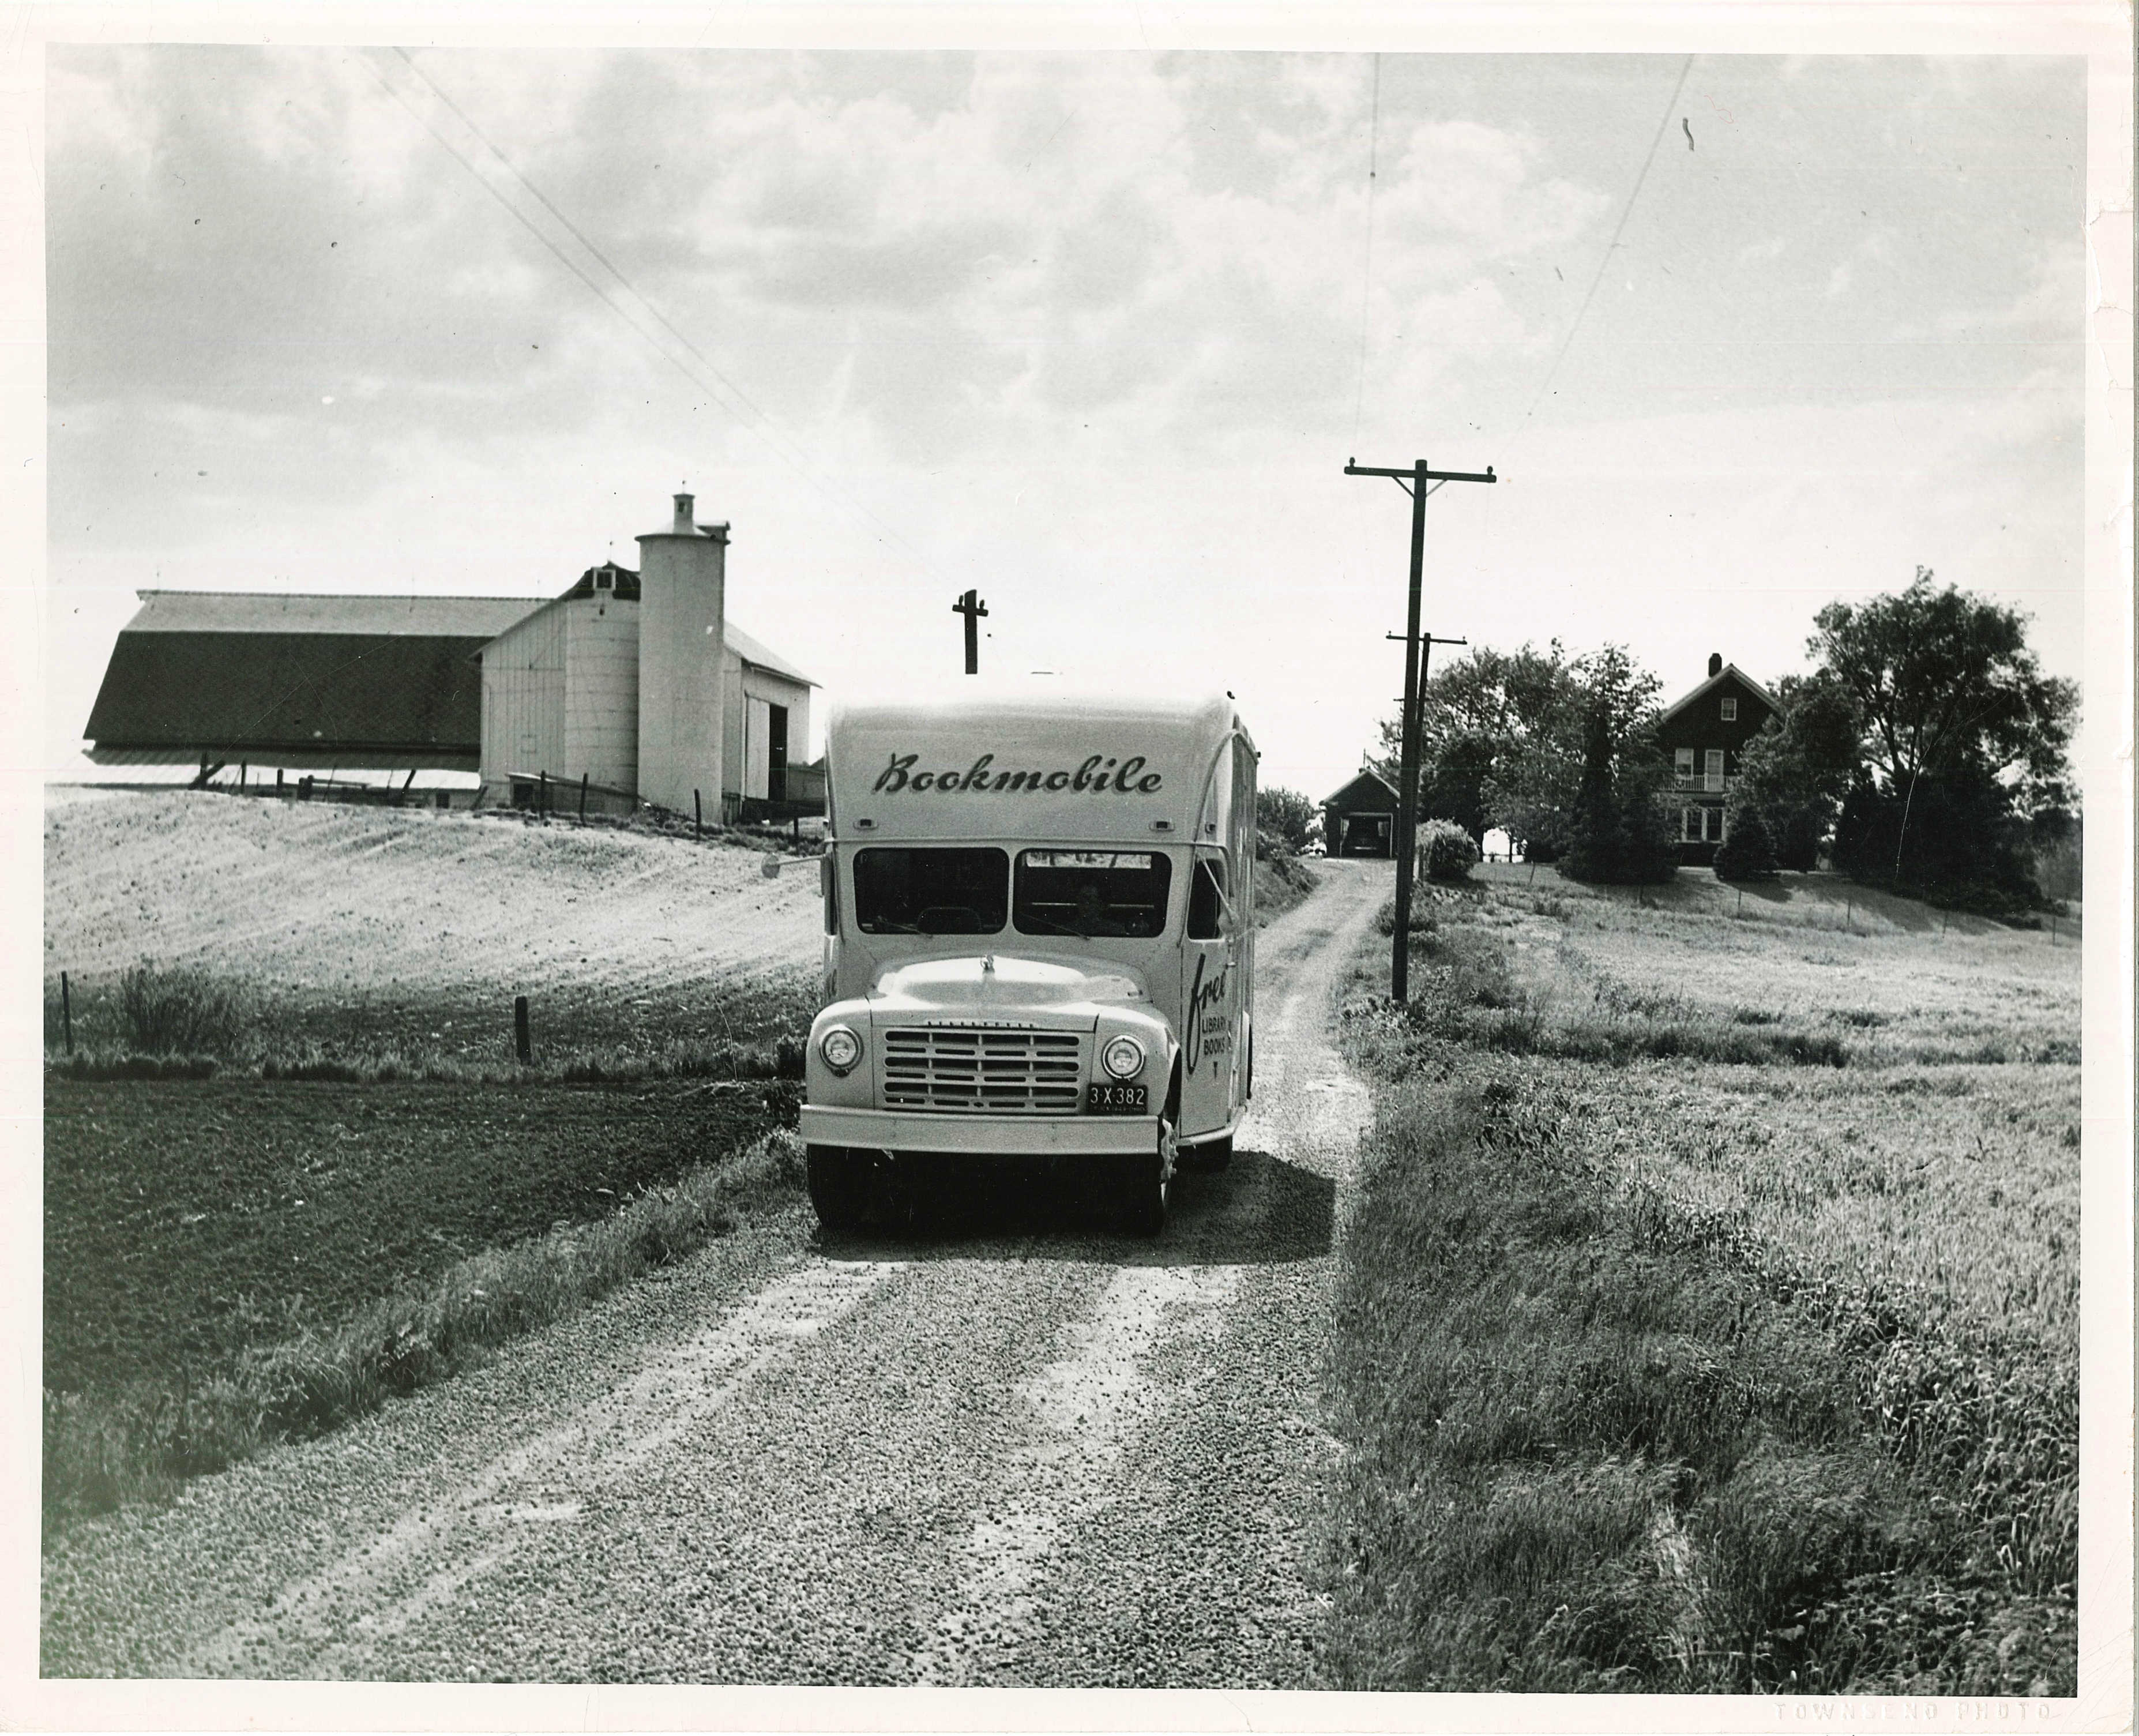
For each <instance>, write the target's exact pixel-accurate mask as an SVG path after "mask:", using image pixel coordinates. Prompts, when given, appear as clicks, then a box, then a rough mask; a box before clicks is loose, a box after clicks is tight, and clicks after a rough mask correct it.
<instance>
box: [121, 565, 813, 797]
mask: <svg viewBox="0 0 2139 1736" xmlns="http://www.w3.org/2000/svg"><path fill="white" fill-rule="evenodd" d="M611 570H612V572H613V573H614V575H617V577H618V579H619V581H620V580H621V579H630V580H631V581H632V584H631V592H635V591H636V589H637V575H635V574H632V573H631V572H630V571H629V570H628V569H625V568H621V567H614V566H613V565H612V568H611ZM595 571H596V569H594V568H590V569H589V570H587V572H586V573H585V574H583V575H580V582H579V583H578V584H575V585H574V586H573V587H572V588H571V589H570V590H569V591H567V592H565V594H564V596H563V597H555V598H550V599H544V598H541V597H385V596H349V595H321V594H302V593H277V592H262V591H167V590H146V591H143V592H141V593H139V595H140V599H141V607H140V608H139V609H138V610H137V611H136V612H135V615H134V619H132V620H130V621H129V622H128V623H126V626H125V629H124V630H123V631H122V632H121V633H120V635H119V640H118V643H117V644H116V645H115V646H114V647H113V648H112V653H111V661H110V664H109V665H108V666H107V667H106V668H105V672H104V683H103V686H102V687H100V689H99V690H98V692H97V696H96V703H95V705H94V706H93V707H91V711H90V716H89V722H88V723H87V725H86V726H85V727H84V729H83V731H82V733H83V735H84V736H86V737H87V738H88V739H89V740H90V741H91V744H92V746H91V749H90V758H91V760H95V761H96V762H97V763H98V764H100V765H193V764H196V763H198V762H199V761H201V760H223V761H224V762H226V763H227V762H228V761H230V760H249V761H251V762H252V763H253V764H255V765H286V766H293V767H303V766H313V767H321V766H335V765H345V766H350V767H352V768H354V767H359V766H361V767H364V768H366V769H371V770H385V769H389V768H392V769H402V768H409V767H417V766H422V767H426V768H444V769H448V770H467V771H472V770H475V769H476V768H477V763H478V760H479V759H480V756H481V753H482V663H481V661H480V658H481V653H482V649H483V648H484V647H485V646H486V645H487V644H489V643H491V642H492V640H494V639H495V638H497V637H498V635H499V634H501V633H505V632H507V631H508V630H510V629H511V628H513V627H515V626H516V625H518V624H519V623H521V621H524V620H526V619H528V617H529V616H531V614H535V613H536V611H538V610H540V609H544V608H546V607H549V606H551V604H556V603H560V602H562V601H564V600H565V598H569V597H573V596H580V595H590V594H592V593H593V590H594V582H593V581H594V575H595ZM615 589H616V591H617V594H618V595H619V597H620V598H623V599H624V600H630V592H627V591H626V589H625V587H624V584H622V583H621V582H618V583H617V584H616V586H615ZM726 637H727V643H728V645H729V648H731V649H732V650H733V651H734V652H735V653H736V654H737V656H738V657H740V658H742V660H743V661H744V662H745V663H751V664H753V665H755V666H756V667H758V668H763V669H767V670H770V671H771V672H773V673H774V674H776V675H780V676H783V677H786V679H788V680H790V681H794V682H800V683H802V684H804V685H805V686H808V687H815V686H816V685H817V683H816V682H813V681H811V680H810V677H808V676H806V675H805V674H803V673H802V672H801V671H800V670H799V669H797V668H795V666H794V665H793V664H792V663H789V662H788V661H787V660H786V658H782V657H781V656H779V655H778V654H776V653H774V652H773V651H771V650H770V649H768V648H766V646H765V645H763V644H761V643H760V642H759V641H758V640H756V639H755V638H752V637H751V635H749V634H748V633H744V632H742V630H741V629H739V628H737V627H736V626H735V625H734V623H728V624H727V634H726Z"/></svg>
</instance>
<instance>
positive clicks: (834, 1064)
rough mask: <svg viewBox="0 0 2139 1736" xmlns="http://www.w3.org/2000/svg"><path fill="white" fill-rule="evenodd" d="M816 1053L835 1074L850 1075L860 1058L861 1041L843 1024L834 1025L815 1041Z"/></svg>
mask: <svg viewBox="0 0 2139 1736" xmlns="http://www.w3.org/2000/svg"><path fill="white" fill-rule="evenodd" d="M817 1053H818V1054H820V1055H822V1056H823V1057H824V1058H825V1065H826V1066H827V1067H829V1068H831V1069H832V1071H833V1072H835V1073H852V1072H853V1071H854V1063H855V1062H857V1061H859V1059H861V1058H862V1039H860V1038H859V1037H857V1036H856V1035H855V1034H854V1033H853V1032H852V1031H850V1030H849V1029H847V1028H846V1026H844V1024H835V1025H834V1026H833V1027H832V1028H831V1029H830V1030H828V1031H826V1032H825V1034H824V1035H823V1036H821V1037H820V1038H819V1039H817Z"/></svg>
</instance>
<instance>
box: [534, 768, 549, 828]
mask: <svg viewBox="0 0 2139 1736" xmlns="http://www.w3.org/2000/svg"><path fill="white" fill-rule="evenodd" d="M535 776H536V786H537V787H536V791H535V811H536V813H537V814H541V816H542V824H544V825H547V824H549V823H550V774H549V773H548V772H546V771H538V772H536V774H535Z"/></svg>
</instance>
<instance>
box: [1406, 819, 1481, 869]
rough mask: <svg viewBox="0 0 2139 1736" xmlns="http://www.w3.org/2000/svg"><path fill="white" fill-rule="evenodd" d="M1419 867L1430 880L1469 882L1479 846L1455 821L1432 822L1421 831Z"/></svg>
mask: <svg viewBox="0 0 2139 1736" xmlns="http://www.w3.org/2000/svg"><path fill="white" fill-rule="evenodd" d="M1418 859H1419V865H1420V866H1421V867H1422V868H1424V869H1425V871H1426V877H1427V879H1429V880H1467V879H1468V878H1470V876H1471V868H1472V866H1473V865H1474V864H1475V863H1476V862H1477V860H1478V846H1477V845H1476V844H1473V843H1472V842H1471V834H1469V833H1468V832H1466V831H1465V830H1464V829H1463V828H1462V827H1461V826H1459V825H1457V824H1456V822H1455V821H1454V820H1452V819H1430V820H1428V821H1427V823H1426V824H1424V825H1423V826H1422V827H1421V828H1420V829H1419V834H1418Z"/></svg>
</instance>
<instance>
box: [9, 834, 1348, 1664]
mask: <svg viewBox="0 0 2139 1736" xmlns="http://www.w3.org/2000/svg"><path fill="white" fill-rule="evenodd" d="M1387 883H1388V869H1387V868H1386V867H1385V866H1384V865H1381V864H1373V863H1332V864H1330V866H1329V872H1328V875H1327V878H1326V880H1325V882H1324V885H1323V886H1322V888H1320V889H1319V891H1318V892H1316V894H1315V895H1314V897H1311V898H1310V899H1309V901H1308V902H1306V903H1305V904H1304V905H1302V906H1301V907H1300V908H1299V909H1297V910H1295V911H1294V912H1290V913H1289V914H1288V915H1287V916H1285V917H1283V918H1282V919H1280V921H1279V922H1276V923H1275V924H1273V925H1272V926H1271V927H1270V929H1268V930H1267V931H1265V933H1264V935H1263V936H1262V938H1261V941H1260V946H1259V961H1258V978H1259V980H1258V983H1257V988H1256V996H1257V1007H1258V1012H1259V1015H1260V1022H1259V1027H1258V1030H1257V1041H1256V1049H1257V1054H1256V1086H1257V1095H1256V1099H1255V1113H1254V1116H1253V1117H1252V1119H1251V1122H1250V1124H1249V1125H1248V1127H1247V1128H1246V1132H1245V1135H1244V1137H1242V1139H1241V1141H1240V1150H1239V1153H1238V1155H1237V1156H1236V1158H1235V1160H1234V1162H1233V1164H1232V1166H1231V1169H1230V1170H1228V1171H1226V1172H1224V1173H1223V1174H1221V1175H1216V1176H1189V1177H1187V1178H1186V1179H1185V1180H1184V1181H1183V1183H1182V1187H1181V1191H1180V1194H1179V1196H1178V1198H1177V1204H1176V1210H1175V1215H1174V1219H1173V1221H1172V1224H1171V1225H1169V1227H1168V1229H1167V1232H1166V1234H1165V1235H1164V1236H1162V1238H1161V1239H1160V1240H1158V1241H1157V1242H1155V1243H1138V1242H1133V1241H1128V1240H1120V1239H1117V1238H1115V1237H1113V1236H1111V1235H1101V1234H1098V1233H1095V1232H1093V1231H1090V1230H1079V1229H1076V1228H1074V1227H1069V1228H1065V1226H1064V1225H1062V1224H1061V1223H1060V1222H1055V1223H1047V1222H996V1223H990V1222H986V1221H983V1222H981V1223H979V1224H978V1225H968V1226H967V1227H966V1228H965V1229H962V1230H959V1231H957V1232H955V1233H951V1234H938V1235H932V1236H928V1237H917V1238H913V1239H906V1240H896V1241H893V1240H884V1241H871V1242H868V1243H856V1242H849V1241H839V1240H833V1241H827V1240H825V1239H824V1238H822V1237H821V1236H820V1235H819V1234H818V1232H817V1230H816V1228H815V1222H814V1220H812V1219H810V1217H809V1215H808V1214H807V1213H806V1211H800V1210H798V1211H796V1212H794V1213H790V1214H789V1215H786V1216H785V1217H783V1218H781V1220H777V1221H775V1222H772V1223H769V1224H764V1225H758V1226H756V1227H755V1228H753V1229H751V1230H747V1231H746V1232H745V1233H743V1234H742V1235H737V1237H735V1238H732V1240H728V1241H727V1242H725V1243H722V1244H720V1245H717V1246H716V1247H715V1248H713V1249H711V1250H709V1251H708V1252H707V1254H705V1255H703V1256H702V1257H701V1258H699V1259H696V1260H693V1261H692V1262H689V1263H688V1264H685V1265H683V1266H682V1267H680V1268H678V1269H675V1270H673V1271H672V1272H669V1273H668V1274H664V1275H663V1277H661V1278H660V1279H657V1280H655V1281H652V1282H649V1283H646V1284H641V1285H639V1286H637V1287H635V1288H634V1289H631V1290H630V1291H629V1292H628V1293H622V1294H619V1296H616V1297H614V1298H611V1299H610V1300H609V1302H608V1303H604V1304H603V1305H601V1306H600V1307H598V1308H594V1309H592V1310H590V1311H589V1312H588V1313H585V1314H584V1315H581V1316H580V1317H579V1318H576V1319H575V1320H572V1321H570V1322H568V1323H565V1324H564V1325H563V1326H561V1327H560V1328H557V1329H555V1330H552V1331H551V1332H548V1333H543V1334H541V1335H540V1336H538V1337H535V1338H532V1339H530V1340H527V1341H526V1342H522V1343H521V1344H519V1345H517V1346H515V1347H511V1349H509V1350H508V1351H507V1352H504V1353H502V1355H500V1357H498V1358H497V1361H495V1362H492V1364H491V1365H490V1366H488V1367H486V1368H483V1369H482V1370H479V1371H477V1372H475V1373H472V1374H470V1375H467V1376H465V1377H462V1378H460V1379H458V1380H456V1381H452V1382H450V1383H448V1385H445V1386H441V1387H438V1388H436V1389H433V1390H432V1391H428V1392H426V1393H423V1394H421V1395H419V1396H417V1397H415V1398H414V1399H411V1400H409V1401H406V1402H404V1403H401V1404H398V1405H395V1406H392V1407H391V1408H390V1409H389V1410H388V1411H384V1412H383V1413H381V1414H379V1415H378V1416H374V1417H372V1418H370V1419H368V1420H367V1421H364V1422H362V1423H360V1424H358V1425H355V1426H353V1427H351V1428H349V1429H347V1430H343V1431H341V1432H340V1433H338V1434H336V1435H332V1436H330V1437H328V1438H326V1439H324V1440H319V1441H316V1442H312V1443H309V1444H307V1445H303V1446H300V1447H296V1448H291V1449H288V1450H282V1451H280V1452H277V1453H275V1454H272V1455H269V1456H267V1457H266V1458H264V1459H262V1460H258V1461H257V1462H255V1463H252V1464H251V1465H245V1466H242V1467H240V1468H238V1469H234V1470H232V1471H230V1472H228V1473H225V1474H221V1475H218V1476H215V1477H210V1478H206V1479H202V1480H200V1481H199V1482H198V1483H196V1484H193V1485H192V1487H191V1488H190V1489H188V1491H187V1492H186V1494H184V1496H183V1497H182V1498H181V1499H180V1500H179V1502H178V1504H176V1505H175V1506H174V1507H173V1508H171V1509H169V1510H166V1511H163V1512H156V1513H135V1514H128V1515H121V1516H119V1517H116V1518H111V1519H109V1520H104V1521H99V1522H96V1523H93V1524H85V1525H83V1526H81V1528H79V1529H77V1530H76V1531H75V1532H74V1533H71V1535H70V1536H69V1537H68V1538H66V1539H65V1540H64V1542H63V1543H61V1546H60V1547H59V1548H56V1550H55V1551H54V1552H53V1553H51V1555H50V1556H48V1558H47V1562H46V1573H45V1587H44V1617H45V1625H44V1646H43V1662H44V1668H45V1670H46V1672H47V1674H54V1675H85V1674H87V1675H96V1674H107V1673H115V1674H120V1675H241V1676H244V1675H250V1676H296V1677H306V1676H325V1677H336V1676H340V1677H369V1678H430V1679H482V1680H634V1681H655V1680H680V1681H699V1682H732V1683H745V1682H792V1683H810V1682H815V1683H849V1684H907V1683H915V1682H938V1683H945V1684H975V1685H981V1684H986V1685H1048V1686H1058V1685H1059V1686H1076V1685H1093V1686H1101V1685H1116V1686H1131V1685H1135V1686H1176V1687H1197V1688H1220V1687H1241V1688H1246V1687H1259V1686H1270V1687H1299V1686H1305V1685H1310V1684H1311V1683H1312V1680H1313V1672H1314V1651H1313V1647H1314V1637H1315V1635H1316V1632H1317V1624H1318V1618H1319V1611H1318V1606H1317V1604H1316V1602H1315V1601H1314V1596H1313V1592H1312V1590H1311V1581H1310V1576H1309V1566H1310V1563H1309V1549H1310V1548H1311V1547H1312V1544H1313V1542H1314V1527H1315V1524H1316V1522H1317V1515H1318V1513H1319V1510H1320V1505H1321V1502H1322V1499H1323V1490H1324V1480H1325V1476H1326V1473H1327V1469H1328V1468H1329V1465H1330V1463H1331V1460H1332V1455H1333V1450H1334V1443H1333V1442H1332V1441H1331V1440H1330V1439H1329V1437H1328V1435H1326V1434H1325V1433H1324V1430H1323V1427H1322V1424H1321V1416H1320V1401H1319V1359H1320V1355H1321V1350H1322V1346H1323V1343H1324V1338H1325V1335H1326V1332H1327V1323H1328V1310H1329V1290H1330V1282H1331V1277H1332V1272H1333V1266H1334V1260H1333V1258H1332V1248H1333V1245H1334V1237H1335V1235H1336V1231H1337V1227H1338V1225H1339V1224H1340V1223H1341V1221H1342V1216H1343V1212H1344V1202H1345V1196H1346V1192H1347V1189H1348V1181H1349V1178H1350V1176H1351V1172H1352V1166H1353V1156H1354V1152H1355V1149H1356V1145H1357V1141H1358V1132H1359V1129H1360V1127H1361V1125H1362V1122H1363V1117H1364V1116H1365V1113H1366V1095H1365V1093H1364V1091H1363V1088H1361V1087H1360V1086H1359V1085H1358V1084H1357V1083H1355V1082H1354V1081H1353V1080H1352V1079H1351V1078H1349V1076H1348V1074H1347V1073H1345V1072H1344V1068H1343V1067H1342V1065H1341V1064H1340V1063H1339V1059H1338V1058H1337V1056H1336V1054H1334V1051H1333V1049H1332V1048H1331V1046H1330V1042H1329V1004H1330V998H1331V992H1332V990H1333V987H1334V981H1335V978H1336V974H1337V972H1338V971H1339V970H1340V969H1341V968H1342V966H1343V964H1344V961H1345V960H1346V959H1347V958H1348V956H1349V954H1350V952H1351V951H1352V948H1353V945H1354V943H1355V941H1357V939H1358V936H1359V935H1360V934H1361V933H1362V932H1363V930H1364V929H1365V927H1366V926H1367V925H1368V923H1369V922H1371V921H1372V918H1373V912H1374V909H1375V907H1376V906H1377V904H1378V902H1380V899H1381V897H1383V893H1384V891H1385V889H1386V886H1387Z"/></svg>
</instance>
